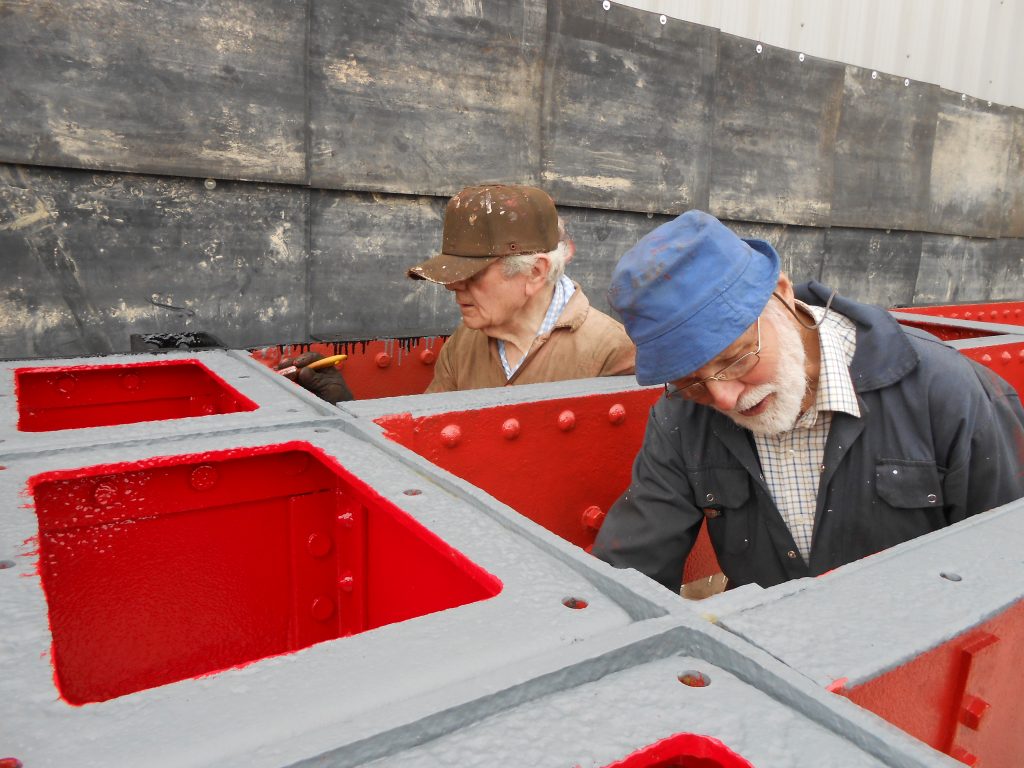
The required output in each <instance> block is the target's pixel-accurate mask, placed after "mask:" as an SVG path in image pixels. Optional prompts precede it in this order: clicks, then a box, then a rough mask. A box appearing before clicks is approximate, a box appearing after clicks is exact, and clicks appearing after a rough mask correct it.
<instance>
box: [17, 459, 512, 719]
mask: <svg viewBox="0 0 1024 768" xmlns="http://www.w3.org/2000/svg"><path fill="white" fill-rule="evenodd" d="M268 478H274V480H275V481H276V482H274V483H268V482H267V479H268ZM29 487H30V490H31V492H32V494H33V496H34V499H35V506H36V512H37V515H38V519H39V557H40V559H39V571H40V575H41V577H42V582H43V588H44V590H45V593H46V599H47V605H48V608H49V617H50V629H51V633H52V636H53V662H54V666H55V670H56V678H57V681H58V685H59V688H60V691H61V694H62V696H63V697H64V699H65V700H66V701H68V702H69V703H71V704H86V703H90V702H98V701H105V700H107V699H111V698H114V697H117V696H121V695H124V694H126V693H131V692H133V691H138V690H142V689H145V688H152V687H154V686H158V685H163V684H165V683H170V682H173V681H176V680H181V679H184V678H189V677H195V676H197V675H203V674H209V673H212V672H216V671H218V670H223V669H225V668H228V667H232V666H237V665H241V664H247V663H250V662H253V661H256V660H258V659H261V658H264V657H267V656H272V655H276V654H281V653H287V652H290V651H295V650H298V649H300V648H304V647H306V646H309V645H312V644H313V643H318V642H322V641H325V640H331V639H334V638H338V637H343V636H346V635H353V634H357V633H360V632H364V631H366V630H369V629H373V628H375V627H380V626H383V625H385V624H391V623H394V622H400V621H404V620H406V619H411V618H414V617H416V616H421V615H424V614H428V613H433V612H435V611H442V610H446V609H449V608H454V607H456V606H459V605H464V604H466V603H470V602H474V601H477V600H483V599H486V598H489V597H492V596H494V595H496V594H497V593H498V592H499V591H500V590H501V582H500V581H499V580H498V579H496V578H495V577H494V576H491V575H490V574H488V573H486V572H484V571H483V570H481V569H480V568H478V567H477V566H476V565H474V564H473V563H471V562H470V561H469V560H468V559H466V558H465V557H464V556H463V555H461V554H460V553H459V552H457V551H456V550H454V549H453V548H451V547H450V546H448V545H447V544H445V543H444V542H443V541H441V540H440V539H439V538H438V537H436V536H435V535H434V534H432V533H431V532H429V531H428V530H427V529H425V528H423V527H422V526H421V525H420V524H419V523H417V522H416V521H414V520H413V519H412V518H410V517H409V516H408V515H406V514H405V513H404V512H402V511H401V510H400V509H398V508H397V507H395V506H394V505H393V504H391V503H390V502H389V501H387V500H386V499H384V498H382V497H381V496H379V495H378V494H377V493H376V492H375V491H374V490H373V489H372V488H370V487H369V486H367V485H366V484H365V483H363V482H362V481H360V480H359V479H357V478H356V477H355V476H354V475H352V474H351V473H349V472H348V471H347V470H345V469H344V468H343V467H342V466H340V465H339V464H338V463H337V462H336V461H335V460H333V459H332V458H330V457H329V456H327V455H326V454H324V453H322V452H321V451H320V450H319V449H317V448H315V447H313V446H312V445H310V444H308V443H302V442H292V443H285V444H282V445H276V446H268V447H260V448H250V449H237V450H232V451H222V452H217V453H208V454H196V455H188V456H173V457H162V458H158V459H152V460H147V461H143V462H134V463H129V464H116V465H105V466H95V467H89V468H85V469H76V470H69V471H60V472H50V473H46V474H41V475H37V476H35V477H33V478H31V479H30V481H29ZM410 578H412V579H413V581H414V582H415V586H416V588H415V589H410V588H409V584H410Z"/></svg>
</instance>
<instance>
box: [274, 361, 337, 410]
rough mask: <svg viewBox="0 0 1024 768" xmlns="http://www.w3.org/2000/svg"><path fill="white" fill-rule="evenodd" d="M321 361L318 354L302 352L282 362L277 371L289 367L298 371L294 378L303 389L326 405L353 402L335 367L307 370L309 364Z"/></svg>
mask: <svg viewBox="0 0 1024 768" xmlns="http://www.w3.org/2000/svg"><path fill="white" fill-rule="evenodd" d="M321 359H323V355H321V354H320V353H319V352H303V353H302V354H301V355H299V356H298V357H294V358H289V359H287V360H282V361H281V362H280V363H278V365H277V370H279V371H280V370H282V369H283V368H287V367H289V366H291V365H294V366H295V367H296V368H298V369H299V371H298V375H297V376H295V377H294V380H295V381H297V382H298V383H299V384H300V385H302V386H303V387H304V388H306V389H308V390H309V391H310V392H312V393H313V394H314V395H316V396H317V397H319V398H320V399H321V400H326V401H327V402H328V403H340V402H342V401H347V400H354V399H355V398H354V397H352V391H351V390H350V389H349V388H348V384H346V383H345V377H344V376H342V375H341V371H339V370H338V369H337V367H336V366H333V365H330V366H328V367H326V368H320V369H318V370H314V369H312V368H307V367H306V366H308V365H309V364H310V363H312V362H315V361H317V360H321Z"/></svg>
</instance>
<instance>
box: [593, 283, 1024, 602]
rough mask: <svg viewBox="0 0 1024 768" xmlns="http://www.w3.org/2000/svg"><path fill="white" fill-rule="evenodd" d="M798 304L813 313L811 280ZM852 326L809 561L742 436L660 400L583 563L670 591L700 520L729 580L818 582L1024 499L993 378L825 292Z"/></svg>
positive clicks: (1016, 449) (1013, 400)
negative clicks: (623, 571)
mask: <svg viewBox="0 0 1024 768" xmlns="http://www.w3.org/2000/svg"><path fill="white" fill-rule="evenodd" d="M796 293H797V298H799V299H801V300H802V301H805V302H807V303H808V304H816V305H818V306H821V305H823V304H824V303H825V300H826V299H827V297H828V295H829V293H830V291H829V289H827V288H826V287H825V286H823V285H821V284H820V283H816V282H811V283H807V284H804V285H801V286H799V287H797V289H796ZM832 307H833V308H834V309H835V310H836V311H838V312H840V313H842V314H843V315H846V316H847V317H849V318H850V319H851V320H853V321H854V322H855V323H856V325H857V350H856V354H855V355H854V358H853V362H852V364H851V365H850V374H851V377H852V379H853V385H854V388H855V389H856V391H857V396H858V399H859V401H860V408H861V417H860V418H854V417H852V416H849V415H847V414H844V413H835V414H834V415H833V420H832V426H831V430H830V432H829V435H828V440H827V443H826V446H825V460H824V468H823V471H822V474H821V481H820V484H819V487H818V497H817V504H816V508H815V525H814V538H813V541H812V544H811V554H810V562H809V563H805V562H804V560H803V558H802V557H801V556H800V555H799V554H798V551H797V547H796V544H795V543H794V542H793V538H792V536H791V535H790V533H789V529H788V528H787V526H786V523H785V522H784V521H783V518H782V516H781V515H780V514H779V510H778V508H777V507H776V505H775V502H774V501H773V499H772V497H771V494H770V492H769V490H768V487H767V486H766V485H765V481H764V478H763V476H762V474H761V467H760V462H759V460H758V455H757V449H756V448H755V447H754V442H753V439H752V436H751V434H750V432H749V431H747V430H746V429H743V428H741V427H739V426H738V425H736V424H735V423H734V422H733V421H732V420H731V419H730V418H729V417H728V416H725V415H723V414H721V413H719V412H718V411H715V410H714V409H712V408H708V407H705V406H701V405H697V404H695V403H692V402H686V401H679V400H667V399H666V398H664V397H662V398H661V399H659V400H658V402H657V403H655V405H654V407H653V408H652V409H651V414H650V419H649V421H648V423H647V432H646V435H645V437H644V442H643V445H642V447H641V449H640V453H639V454H638V455H637V457H636V461H635V463H634V465H633V477H632V482H631V484H630V487H629V488H628V489H627V490H626V492H625V493H624V494H623V495H622V496H621V497H620V498H619V499H618V501H616V502H615V504H614V505H613V506H612V508H611V509H610V510H609V513H608V517H607V519H606V520H605V522H604V525H603V526H602V528H601V531H600V534H599V535H598V538H597V542H596V544H595V545H594V550H593V551H594V554H595V555H597V556H598V557H600V558H602V559H604V560H606V561H607V562H609V563H611V564H612V565H614V566H617V567H620V568H636V569H637V570H638V571H640V572H642V573H644V574H646V575H648V576H650V577H651V578H652V579H655V580H656V581H658V582H660V583H661V584H663V585H664V586H666V587H668V588H669V589H673V590H678V589H679V586H680V582H681V580H682V573H683V564H684V562H685V561H686V556H687V555H688V554H689V552H690V549H691V547H692V546H693V542H694V540H695V539H696V536H697V533H698V531H699V530H700V524H701V522H702V521H703V520H704V519H705V516H706V517H707V522H708V532H709V534H710V537H711V542H712V544H713V545H714V548H715V552H716V553H717V555H718V561H719V563H720V564H721V566H722V570H723V571H724V572H725V574H726V576H728V577H729V582H730V585H731V586H733V585H741V584H748V583H751V582H756V583H758V584H760V585H761V586H763V587H768V586H772V585H774V584H779V583H781V582H783V581H786V580H788V579H795V578H799V577H802V576H817V575H820V574H822V573H825V572H826V571H829V570H831V569H832V568H836V567H837V566H840V565H843V564H844V563H849V562H851V561H853V560H857V559H859V558H862V557H865V556H867V555H870V554H873V553H875V552H878V551H880V550H882V549H885V548H887V547H891V546H893V545H895V544H898V543H900V542H902V541H906V540H908V539H912V538H914V537H916V536H920V535H922V534H925V533H929V532H930V531H934V530H936V529H939V528H942V527H944V526H947V525H950V524H952V523H956V522H958V521H960V520H963V519H964V518H967V517H969V516H971V515H974V514H976V513H978V512H983V511H985V510H988V509H992V508H993V507H996V506H999V505H1001V504H1005V503H1006V502H1008V501H1011V500H1013V499H1016V498H1020V497H1021V496H1024V478H1022V469H1021V468H1022V465H1024V458H1022V457H1024V410H1022V408H1021V402H1020V398H1019V397H1018V396H1017V394H1016V393H1015V392H1014V390H1013V389H1012V388H1011V387H1010V386H1009V385H1008V384H1007V383H1006V382H1005V381H1004V380H1003V379H1001V378H1000V377H998V376H997V375H996V374H995V373H993V372H992V371H990V370H989V369H987V368H985V367H984V366H982V365H980V364H978V363H975V362H974V361H972V360H970V359H969V358H967V357H965V356H963V355H961V354H960V353H959V352H957V351H955V350H954V349H952V348H950V347H948V346H946V345H945V344H943V343H942V342H941V341H939V340H938V339H936V338H935V337H934V336H932V335H930V334H928V333H926V332H924V331H919V330H917V329H914V328H908V327H903V326H901V325H899V324H898V323H897V322H896V321H895V319H893V317H892V316H891V315H890V314H889V313H888V312H886V311H885V310H882V309H880V308H878V307H873V306H869V305H866V304H860V303H857V302H854V301H851V300H849V299H843V298H842V297H836V299H835V300H834V301H833V304H832Z"/></svg>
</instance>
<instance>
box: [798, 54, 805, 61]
mask: <svg viewBox="0 0 1024 768" xmlns="http://www.w3.org/2000/svg"><path fill="white" fill-rule="evenodd" d="M797 58H798V59H799V60H800V61H803V60H804V55H803V54H802V53H801V54H800V55H799V56H797Z"/></svg>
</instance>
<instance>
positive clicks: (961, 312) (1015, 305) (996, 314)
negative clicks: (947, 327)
mask: <svg viewBox="0 0 1024 768" xmlns="http://www.w3.org/2000/svg"><path fill="white" fill-rule="evenodd" d="M895 311H897V312H912V313H914V314H915V315H932V316H935V317H948V318H950V319H952V320H973V321H974V322H979V323H1003V324H1006V325H1024V301H991V302H983V303H978V304H942V305H936V306H931V307H899V308H896V309H895Z"/></svg>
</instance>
